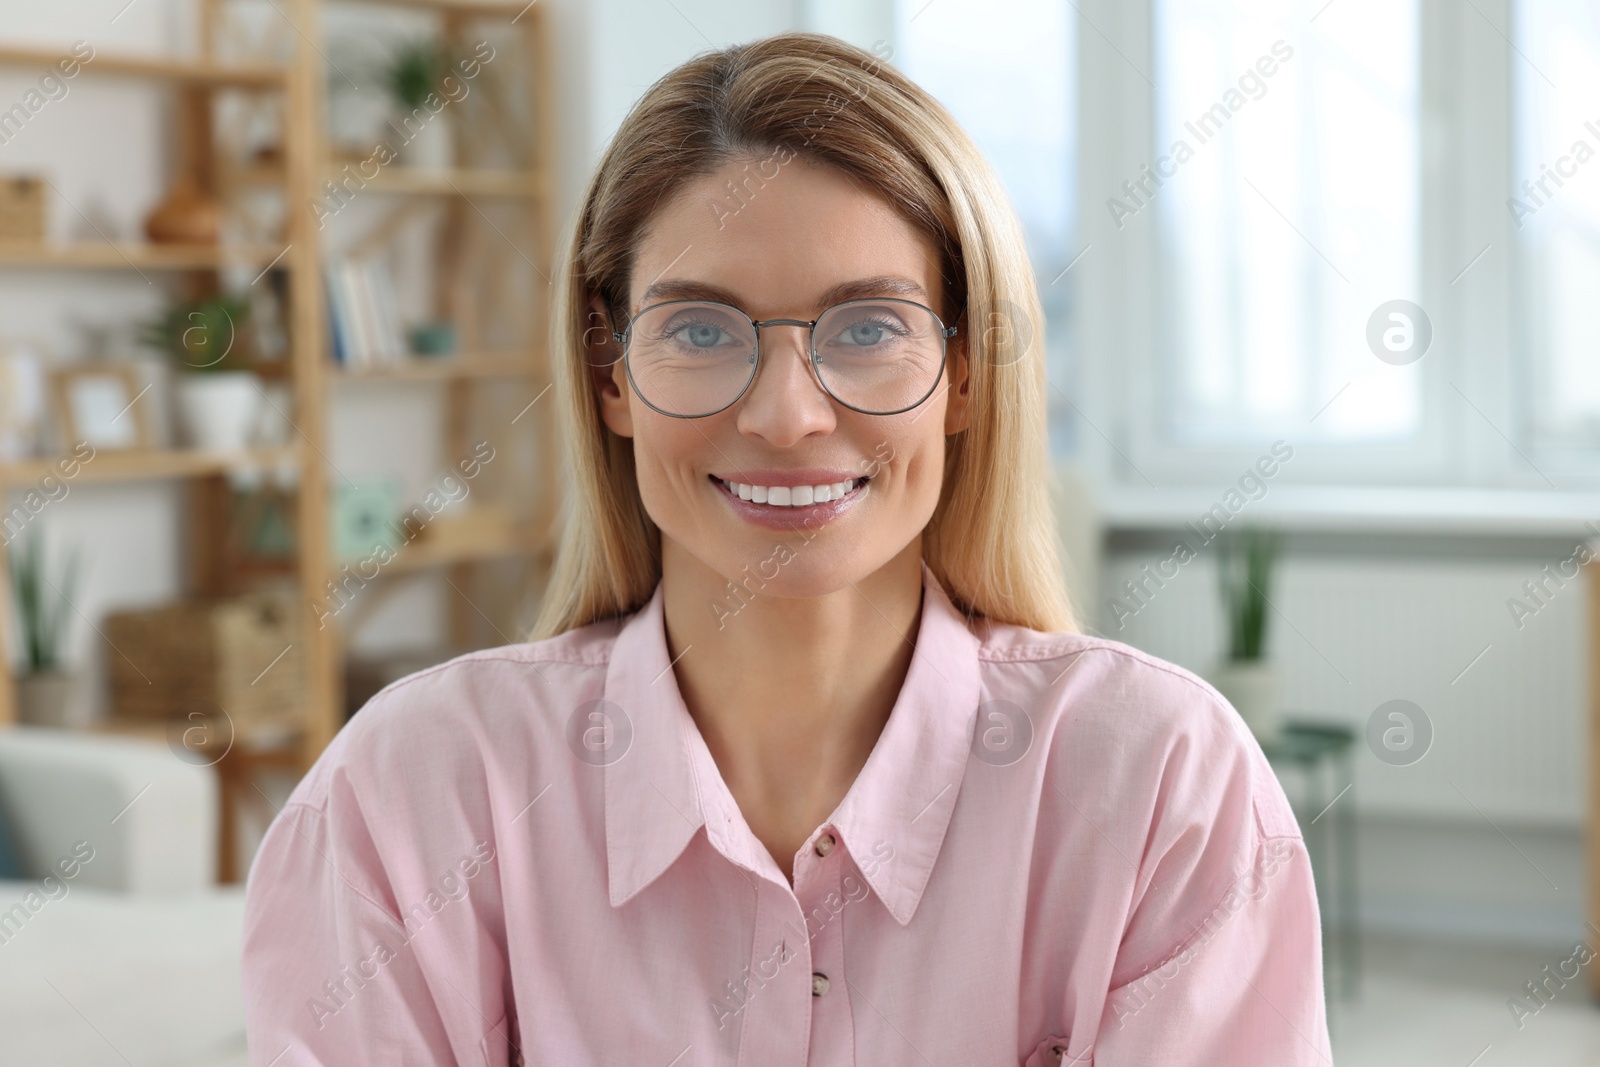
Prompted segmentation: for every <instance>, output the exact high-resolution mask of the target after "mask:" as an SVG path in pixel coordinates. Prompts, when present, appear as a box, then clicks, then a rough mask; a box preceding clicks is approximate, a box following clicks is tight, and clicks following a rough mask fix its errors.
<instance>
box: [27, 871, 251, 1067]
mask: <svg viewBox="0 0 1600 1067" xmlns="http://www.w3.org/2000/svg"><path fill="white" fill-rule="evenodd" d="M18 909H21V910H20V911H19V910H18ZM243 929H244V887H243V886H225V887H218V888H216V889H213V890H208V891H204V892H200V893H192V894H184V895H163V896H137V895H128V894H124V893H116V892H111V891H107V890H103V889H97V888H95V887H92V886H88V885H83V884H79V883H76V882H74V881H68V882H65V883H63V882H61V881H59V880H57V881H55V882H54V884H50V883H47V882H0V1034H3V1035H4V1039H3V1042H0V1043H3V1044H4V1046H5V1050H6V1062H8V1063H11V1062H15V1063H49V1064H52V1065H54V1067H88V1065H90V1064H94V1065H100V1064H105V1063H122V1062H124V1060H126V1061H127V1062H131V1063H135V1064H145V1063H150V1064H155V1063H160V1064H168V1063H180V1062H188V1061H191V1060H193V1061H195V1062H200V1060H199V1057H201V1056H202V1055H203V1054H207V1053H210V1052H211V1051H212V1050H215V1049H218V1048H222V1047H235V1046H237V1047H242V1043H243V1035H244V1003H243V1000H242V997H241V993H240V987H239V950H240V944H241V940H242V936H243Z"/></svg>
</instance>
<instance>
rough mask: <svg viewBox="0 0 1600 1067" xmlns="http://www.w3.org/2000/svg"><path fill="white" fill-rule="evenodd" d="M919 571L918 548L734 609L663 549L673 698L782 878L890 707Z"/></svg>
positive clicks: (709, 577) (705, 578) (695, 568)
mask: <svg viewBox="0 0 1600 1067" xmlns="http://www.w3.org/2000/svg"><path fill="white" fill-rule="evenodd" d="M790 565H791V566H793V564H790ZM921 567H922V545H921V539H920V538H919V539H918V540H916V541H913V542H912V543H911V544H910V545H908V546H907V547H906V549H905V551H903V552H901V553H900V554H899V555H897V556H895V557H894V558H893V559H891V560H890V561H889V562H888V563H887V564H885V565H884V566H883V567H881V568H879V569H878V570H877V571H875V572H873V573H872V574H869V575H867V576H866V577H864V578H861V579H860V580H858V581H855V582H853V583H847V584H845V585H844V586H843V587H842V588H841V589H838V590H836V591H834V592H830V593H827V594H824V595H822V596H816V597H792V596H791V597H778V596H770V595H763V594H754V595H752V594H750V593H746V592H744V591H742V590H741V592H740V594H739V596H738V597H734V596H732V595H730V594H729V593H728V590H727V580H726V579H725V578H724V577H723V576H722V575H720V574H718V573H717V572H716V571H713V570H711V569H710V568H708V567H706V566H705V565H704V564H703V563H701V562H700V561H699V560H698V559H695V558H694V557H693V556H691V555H689V554H688V553H687V552H685V551H683V550H682V549H681V548H680V547H679V546H677V545H676V544H675V543H674V542H672V541H670V540H669V539H667V538H663V539H662V586H663V599H664V607H665V613H666V616H665V621H666V632H667V649H668V656H669V657H670V658H671V659H672V660H673V668H672V669H673V672H674V674H675V675H676V678H677V682H678V688H679V690H680V692H681V693H682V694H683V700H684V703H685V705H686V706H687V707H688V710H689V714H690V716H692V717H693V719H694V720H695V723H696V724H697V725H698V726H699V728H700V733H701V735H702V736H704V738H705V740H706V746H707V747H708V748H709V749H710V751H711V755H712V758H713V759H714V760H715V761H716V764H717V768H718V769H719V770H720V771H721V773H722V778H723V781H725V782H726V783H727V785H728V789H729V791H730V792H732V793H733V796H734V799H735V800H736V801H737V802H738V804H739V810H740V811H741V813H743V815H744V816H745V820H746V822H748V823H749V824H750V827H751V829H752V830H753V831H754V832H755V833H756V836H757V837H759V838H760V839H761V840H762V842H763V843H764V844H766V845H767V847H768V850H769V851H770V852H772V855H773V859H774V860H776V861H777V863H778V865H779V867H780V868H781V869H782V870H783V871H784V874H785V875H786V876H791V877H792V875H791V871H790V867H791V861H792V859H793V854H794V850H795V849H797V848H798V847H799V846H800V845H801V844H803V843H804V841H805V838H806V837H807V836H809V834H810V832H811V831H812V830H813V829H815V828H816V826H817V825H818V824H820V823H821V822H822V821H823V820H825V819H826V818H827V817H828V816H829V815H830V814H832V812H833V810H834V808H835V807H836V806H837V805H838V803H839V801H840V800H842V799H843V797H844V794H845V793H846V792H848V791H849V788H850V784H851V783H852V782H854V781H855V778H856V775H857V774H859V773H860V771H861V768H862V766H863V765H864V764H865V763H866V761H867V757H868V756H869V755H870V754H871V752H872V748H873V746H874V745H875V744H876V743H877V740H878V735H879V734H880V733H882V732H883V727H884V724H885V723H886V722H887V721H888V719H889V713H890V712H891V711H892V710H893V708H894V703H895V699H896V698H897V697H898V696H899V693H900V687H901V684H902V683H903V682H904V681H905V676H906V672H907V670H909V668H910V665H911V656H912V652H913V649H914V646H915V642H916V637H917V626H918V624H919V621H920V611H921V605H922V570H921Z"/></svg>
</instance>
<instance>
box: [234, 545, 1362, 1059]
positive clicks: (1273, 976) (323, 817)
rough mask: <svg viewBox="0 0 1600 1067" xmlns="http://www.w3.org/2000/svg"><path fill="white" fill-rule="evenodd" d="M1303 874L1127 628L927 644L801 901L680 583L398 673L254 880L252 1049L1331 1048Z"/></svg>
mask: <svg viewBox="0 0 1600 1067" xmlns="http://www.w3.org/2000/svg"><path fill="white" fill-rule="evenodd" d="M1321 968H1322V955H1321V943H1320V939H1319V923H1318V911H1317V900H1316V893H1315V889H1314V887H1313V883H1312V879H1311V868H1310V865H1309V862H1308V859H1307V855H1306V850H1305V846H1304V842H1303V841H1302V839H1301V836H1300V832H1299V829H1298V827H1297V825H1296V823H1295V819H1294V815H1293V813H1292V812H1291V811H1290V808H1289V805H1288V803H1287V801H1286V799H1285V797H1284V793H1283V790H1282V788H1281V787H1280V786H1279V784H1278V782H1277V779H1276V778H1275V777H1274V776H1273V773H1272V770H1271V769H1270V767H1269V766H1268V763H1267V761H1266V759H1265V757H1264V756H1263V755H1262V752H1261V749H1260V747H1259V746H1258V745H1257V744H1256V742H1255V741H1254V740H1253V739H1252V737H1251V735H1250V733H1249V732H1248V730H1247V729H1246V728H1245V726H1244V724H1243V722H1242V721H1241V720H1240V719H1239V717H1238V715H1237V714H1235V713H1234V711H1233V710H1232V709H1231V708H1230V707H1229V706H1228V705H1227V704H1226V703H1225V702H1224V701H1223V700H1222V699H1221V698H1220V697H1219V696H1218V695H1217V693H1216V692H1215V691H1214V690H1213V689H1211V688H1210V687H1209V686H1207V685H1206V684H1205V683H1204V682H1202V681H1200V680H1199V679H1197V678H1196V677H1195V676H1194V675H1192V674H1190V673H1188V672H1187V671H1184V670H1181V669H1179V668H1177V667H1174V666H1172V665H1171V664H1168V663H1165V662H1163V661H1161V660H1158V659H1155V658H1154V657H1151V656H1148V655H1145V654H1144V653H1142V652H1138V651H1136V650H1134V649H1132V648H1129V647H1127V646H1126V645H1121V644H1118V643H1116V642H1114V641H1106V640H1101V639H1097V638H1093V637H1086V636H1081V635H1075V634H1052V633H1039V632H1037V631H1033V630H1027V629H1023V628H1020V627H1016V626H1006V625H998V624H991V623H988V622H985V621H983V620H979V621H977V622H976V623H975V624H973V625H972V626H970V627H969V625H968V624H967V622H966V620H965V619H964V618H963V616H962V615H961V614H960V613H959V612H958V611H956V610H955V608H954V607H953V606H952V605H951V602H950V600H949V599H948V597H947V596H946V594H945V592H944V590H943V589H942V587H941V586H940V585H939V583H938V581H937V579H935V578H934V576H933V573H932V571H930V570H929V569H928V568H927V566H926V565H924V566H923V600H922V612H921V618H920V622H919V625H918V630H917V638H916V649H915V654H914V656H913V658H912V661H911V667H910V669H909V671H908V673H907V675H906V679H905V684H904V686H903V688H902V689H901V691H900V694H899V697H898V699H897V700H896V702H895V705H894V708H893V711H892V713H891V715H890V717H889V720H888V723H887V725H886V726H885V727H884V730H883V733H882V735H881V736H880V737H879V739H878V742H877V745H876V747H874V749H873V750H872V753H871V756H870V757H869V758H868V760H867V763H866V765H865V767H863V769H862V771H861V774H860V776H859V777H858V778H857V779H856V781H855V782H854V784H853V785H852V786H851V788H850V790H849V792H848V794H847V795H846V796H845V798H844V799H843V800H842V801H841V802H840V804H839V807H838V809H837V810H835V811H834V812H833V814H832V815H831V816H830V817H829V818H828V820H827V821H826V822H824V823H823V824H822V825H820V826H818V827H817V828H816V830H815V832H814V833H813V834H812V835H811V837H810V838H809V839H808V840H807V841H806V843H805V845H804V847H802V848H801V849H800V851H799V852H798V853H797V854H796V855H795V858H794V884H793V886H792V887H791V885H790V883H789V882H788V880H787V879H786V878H785V877H784V876H783V873H782V871H781V870H780V869H779V867H778V865H777V864H776V863H775V862H774V861H773V859H772V857H771V855H770V854H768V852H767V851H766V849H765V847H764V846H763V845H762V844H761V843H760V841H759V840H758V839H757V838H756V837H755V836H754V834H753V833H752V832H751V830H750V828H749V826H748V825H747V824H746V823H745V820H744V818H743V817H742V816H741V815H740V812H739V808H738V806H737V805H736V804H735V802H734V799H733V796H732V794H731V793H730V792H729V791H728V788H727V786H726V785H725V784H724V783H723V780H722V777H721V775H720V774H719V773H718V770H717V766H716V764H715V762H714V761H713V760H712V758H711V754H710V751H709V749H707V747H706V744H705V741H704V739H703V738H702V737H701V735H700V732H699V730H698V729H697V728H696V726H695V723H694V720H693V719H692V718H691V717H690V715H689V713H688V710H687V709H686V708H685V706H684V703H683V700H682V697H681V696H680V695H679V692H678V688H677V686H676V684H675V682H674V677H673V673H672V669H671V665H670V663H669V658H668V653H667V645H666V638H665V631H664V627H663V612H662V592H661V589H660V587H659V586H658V587H657V589H656V592H655V595H654V597H653V598H652V599H651V600H650V602H649V603H648V604H647V605H646V606H645V607H644V608H643V609H641V610H640V611H638V612H636V613H635V614H633V615H631V616H629V617H627V618H625V619H621V620H611V621H607V622H601V623H595V624H593V625H590V626H586V627H583V628H581V629H577V630H573V631H570V632H568V633H566V634H562V635H561V636H559V637H555V638H552V639H550V640H546V641H540V642H535V643H530V644H520V645H512V646H508V647H504V648H497V649H490V650H487V651H483V652H476V653H473V654H471V655H468V656H464V657H461V658H459V659H456V660H453V661H452V662H450V663H446V664H443V665H441V666H438V667H434V668H432V669H430V670H426V671H423V672H421V673H419V674H415V675H412V676H411V677H409V678H406V679H404V680H402V681H400V682H397V683H395V684H394V685H391V686H389V687H388V688H387V689H385V690H384V691H383V692H382V693H380V694H379V695H378V696H376V697H374V698H373V700H372V701H371V702H370V703H369V704H368V705H367V706H366V707H365V708H364V709H363V710H362V711H361V713H360V714H359V715H357V716H356V717H355V718H354V719H353V720H352V721H351V722H350V724H349V725H347V726H346V727H345V728H344V730H343V731H342V732H340V734H339V735H338V736H337V737H336V738H335V739H334V741H333V743H332V744H331V745H330V746H329V747H328V749H327V751H326V752H325V753H324V754H323V756H322V758H321V759H320V760H318V761H317V764H316V766H315V767H314V768H313V769H312V771H311V773H310V774H309V775H308V776H307V777H306V778H305V779H304V780H303V781H301V782H300V784H299V785H298V787H297V788H296V789H295V791H294V794H293V796H292V797H291V799H290V800H289V802H288V804H287V806H286V807H285V808H284V809H283V812H282V813H281V814H280V815H279V816H278V818H277V819H276V820H275V821H274V822H273V824H272V826H271V828H270V830H269V831H268V833H267V835H266V838H265V840H264V841H263V843H262V846H261V850H260V852H259V854H258V855H257V857H256V860H255V864H254V866H253V868H252V869H251V872H250V881H249V888H248V912H247V918H246V930H245V945H244V997H245V1012H246V1018H247V1021H248V1026H249V1038H250V1055H251V1062H252V1063H254V1064H257V1065H266V1064H269V1063H270V1064H274V1065H277V1067H291V1065H296V1064H327V1065H330V1067H357V1065H363V1064H372V1065H375V1067H376V1065H383V1067H398V1065H404V1064H429V1065H436V1064H474V1065H479V1064H486V1065H491V1067H500V1065H505V1064H512V1063H518V1062H520V1063H523V1064H527V1065H530V1067H531V1065H535V1064H538V1065H541V1067H580V1065H603V1067H615V1065H619V1064H635V1065H643V1067H668V1065H672V1067H690V1065H700V1064H714V1065H733V1064H740V1065H760V1067H800V1065H802V1064H814V1065H823V1064H828V1065H835V1064H838V1065H843V1064H861V1065H864V1067H890V1065H898V1064H907V1065H913V1064H931V1065H940V1067H943V1065H947V1064H948V1065H951V1067H973V1065H982V1067H988V1065H1019V1064H1020V1065H1026V1067H1044V1065H1048V1067H1055V1065H1056V1064H1058V1063H1066V1064H1077V1065H1080V1067H1087V1065H1090V1064H1093V1065H1096V1067H1253V1065H1260V1067H1299V1065H1304V1067H1312V1065H1322V1067H1328V1065H1331V1063H1332V1060H1331V1059H1330V1056H1329V1045H1328V1032H1327V1023H1326V1017H1325V1015H1324V1005H1323V992H1322V974H1321Z"/></svg>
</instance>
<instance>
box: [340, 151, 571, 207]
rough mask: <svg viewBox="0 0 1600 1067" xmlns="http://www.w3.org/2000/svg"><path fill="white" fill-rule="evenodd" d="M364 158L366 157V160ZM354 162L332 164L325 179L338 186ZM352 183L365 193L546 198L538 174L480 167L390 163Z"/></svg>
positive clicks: (359, 175)
mask: <svg viewBox="0 0 1600 1067" xmlns="http://www.w3.org/2000/svg"><path fill="white" fill-rule="evenodd" d="M363 158H365V157H363ZM354 166H355V164H354V163H329V164H328V167H327V174H326V177H327V179H328V180H329V181H331V182H334V183H335V184H338V182H339V179H340V178H344V177H346V175H345V170H346V168H352V167H354ZM349 178H350V180H351V181H353V182H360V183H364V184H362V185H360V186H358V188H360V189H361V191H362V192H366V191H368V190H371V191H372V192H376V193H396V194H411V195H420V196H508V197H516V196H524V197H530V198H535V199H537V198H539V197H542V196H543V195H544V186H545V183H544V179H543V177H542V176H541V175H540V174H539V173H538V172H537V171H525V170H492V169H487V168H478V167H452V168H449V169H446V170H426V169H423V168H421V167H407V166H406V165H404V164H401V163H390V164H388V165H387V166H383V167H380V168H379V170H378V173H377V174H375V175H374V176H373V177H371V178H368V177H366V176H365V175H363V174H362V173H361V172H360V171H359V170H355V169H352V170H350V174H349Z"/></svg>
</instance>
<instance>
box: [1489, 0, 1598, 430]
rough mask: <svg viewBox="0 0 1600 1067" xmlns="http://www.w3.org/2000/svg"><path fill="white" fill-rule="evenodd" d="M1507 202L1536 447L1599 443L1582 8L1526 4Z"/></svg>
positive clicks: (1519, 336) (1590, 42)
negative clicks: (1516, 255) (1514, 243)
mask: <svg viewBox="0 0 1600 1067" xmlns="http://www.w3.org/2000/svg"><path fill="white" fill-rule="evenodd" d="M1515 18H1516V23H1515V26H1516V28H1515V32H1514V37H1513V39H1514V40H1515V41H1516V51H1515V52H1514V53H1513V56H1512V59H1511V74H1512V84H1513V86H1514V93H1515V101H1516V106H1515V111H1514V115H1515V119H1514V125H1515V137H1514V146H1515V147H1514V158H1513V161H1512V182H1511V186H1512V187H1511V190H1510V195H1509V196H1508V198H1507V200H1506V208H1507V211H1508V212H1509V214H1510V216H1511V218H1512V220H1513V225H1514V227H1515V231H1516V240H1517V244H1518V249H1517V251H1518V257H1517V262H1518V267H1519V269H1518V271H1517V328H1516V333H1515V334H1514V337H1515V342H1514V343H1515V346H1516V347H1517V348H1519V349H1520V350H1521V351H1520V352H1519V353H1518V355H1520V356H1521V357H1522V358H1520V359H1517V361H1516V362H1517V365H1518V366H1519V367H1520V368H1521V369H1522V370H1523V371H1524V373H1525V381H1524V383H1523V385H1524V391H1525V394H1526V401H1527V403H1526V408H1527V410H1528V412H1529V414H1530V416H1531V418H1530V419H1529V422H1530V423H1531V427H1532V436H1533V438H1534V440H1533V443H1534V444H1535V445H1536V446H1543V447H1546V448H1562V447H1572V446H1584V445H1587V446H1590V447H1593V446H1595V445H1597V444H1600V300H1597V299H1596V293H1600V161H1597V158H1596V157H1597V153H1600V111H1597V110H1596V107H1595V105H1596V101H1600V23H1597V17H1596V14H1595V12H1594V10H1593V8H1592V6H1591V5H1589V4H1585V3H1578V2H1576V0H1523V2H1521V3H1518V4H1517V5H1516V13H1515Z"/></svg>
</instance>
